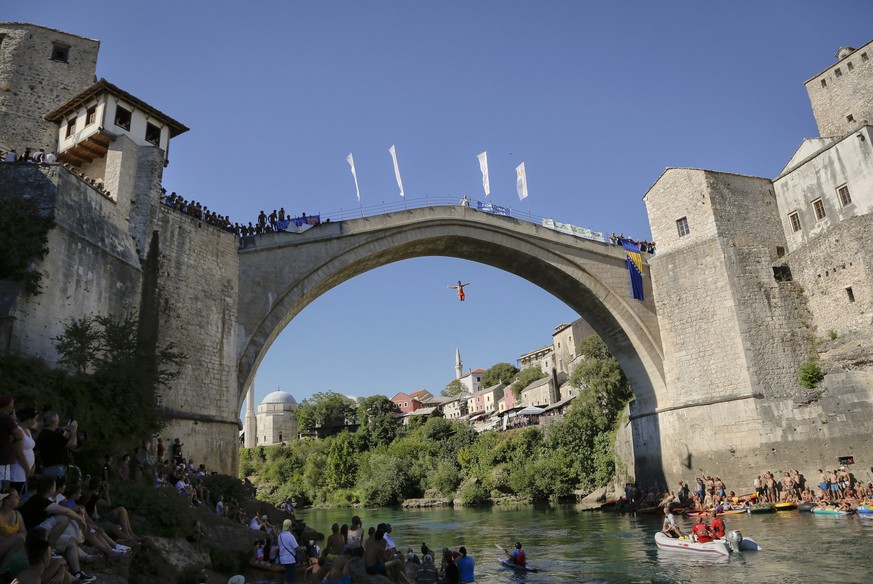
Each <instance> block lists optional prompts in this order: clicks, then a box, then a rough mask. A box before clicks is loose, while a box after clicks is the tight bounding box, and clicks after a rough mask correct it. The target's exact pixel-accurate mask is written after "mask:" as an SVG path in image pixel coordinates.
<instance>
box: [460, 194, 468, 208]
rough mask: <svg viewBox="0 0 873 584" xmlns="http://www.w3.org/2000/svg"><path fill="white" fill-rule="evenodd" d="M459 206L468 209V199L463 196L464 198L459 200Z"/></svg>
mask: <svg viewBox="0 0 873 584" xmlns="http://www.w3.org/2000/svg"><path fill="white" fill-rule="evenodd" d="M461 206H462V207H469V206H470V199H468V198H467V195H464V197H463V198H462V199H461Z"/></svg>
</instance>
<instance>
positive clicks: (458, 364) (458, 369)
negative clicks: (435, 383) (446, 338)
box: [455, 347, 464, 379]
mask: <svg viewBox="0 0 873 584" xmlns="http://www.w3.org/2000/svg"><path fill="white" fill-rule="evenodd" d="M462 375H464V368H463V367H462V366H461V349H460V348H458V347H455V379H460V378H461V376H462Z"/></svg>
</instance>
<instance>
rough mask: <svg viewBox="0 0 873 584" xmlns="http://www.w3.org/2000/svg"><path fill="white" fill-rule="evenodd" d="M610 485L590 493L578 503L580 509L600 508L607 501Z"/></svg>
mask: <svg viewBox="0 0 873 584" xmlns="http://www.w3.org/2000/svg"><path fill="white" fill-rule="evenodd" d="M607 492H608V487H600V488H599V489H595V490H593V491H591V493H589V494H588V496H587V497H585V498H584V499H582V500H581V501H580V502H579V504H578V505H577V509H579V510H580V511H588V510H590V509H600V506H601V505H603V504H604V503H605V502H606V497H607Z"/></svg>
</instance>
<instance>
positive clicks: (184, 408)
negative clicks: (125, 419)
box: [154, 202, 242, 475]
mask: <svg viewBox="0 0 873 584" xmlns="http://www.w3.org/2000/svg"><path fill="white" fill-rule="evenodd" d="M154 205H155V209H154V210H155V212H156V232H157V237H158V240H159V244H158V245H159V249H160V257H159V266H158V272H159V274H160V277H159V282H158V289H157V298H158V309H157V310H158V319H159V323H160V324H159V331H160V332H159V339H158V344H159V345H160V346H164V345H166V344H167V343H170V342H172V343H174V344H175V345H176V346H177V347H178V348H180V349H181V350H183V351H184V352H185V353H187V354H188V356H189V358H188V363H187V364H186V366H185V368H184V370H183V372H182V376H181V378H180V379H178V380H176V381H175V382H174V384H173V387H172V388H171V389H170V390H167V391H165V392H164V394H163V398H162V404H163V406H164V407H165V408H166V409H167V410H168V411H169V412H170V413H171V414H172V415H173V417H174V418H175V420H174V421H173V422H172V423H171V425H170V426H169V427H168V428H167V431H166V433H165V436H166V437H168V438H170V439H171V440H172V439H173V438H176V437H180V438H181V439H182V442H184V443H185V444H186V448H185V452H186V453H190V454H191V456H194V457H195V458H196V459H197V460H198V461H202V462H203V463H205V464H206V465H207V466H209V467H211V468H215V469H219V470H221V471H222V472H225V473H228V474H231V475H234V474H235V473H236V469H237V462H238V456H239V452H238V451H239V430H240V426H239V409H240V406H241V402H242V396H241V395H240V393H239V384H238V383H237V363H236V352H237V330H236V327H237V304H236V303H237V297H238V290H237V288H238V274H239V260H238V256H237V244H238V240H237V239H236V238H235V237H234V236H233V235H231V234H230V233H227V232H225V231H222V230H220V229H217V228H215V227H212V226H209V225H207V224H206V223H202V222H199V221H197V220H196V219H194V218H192V217H188V216H187V215H183V214H182V213H179V212H177V211H174V210H172V209H170V208H168V207H166V206H163V205H160V204H158V203H157V202H155V203H154Z"/></svg>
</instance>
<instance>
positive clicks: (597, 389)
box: [570, 335, 633, 426]
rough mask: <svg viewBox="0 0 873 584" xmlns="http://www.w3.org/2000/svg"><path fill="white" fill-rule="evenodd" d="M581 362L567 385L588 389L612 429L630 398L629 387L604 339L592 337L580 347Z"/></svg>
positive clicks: (580, 344) (631, 394)
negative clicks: (616, 418) (614, 421)
mask: <svg viewBox="0 0 873 584" xmlns="http://www.w3.org/2000/svg"><path fill="white" fill-rule="evenodd" d="M578 352H579V354H580V355H581V356H582V357H583V358H582V360H581V362H580V363H579V364H578V365H576V368H575V369H573V373H572V375H571V376H570V385H572V386H573V387H575V388H577V389H583V388H590V389H591V390H592V391H593V392H594V396H595V398H596V400H597V402H598V403H599V404H600V407H601V409H602V415H603V416H604V417H605V418H606V419H607V420H608V421H607V423H606V425H607V426H611V425H612V421H613V420H614V419H615V416H616V415H617V414H618V412H619V411H620V410H621V408H622V407H624V404H625V403H627V401H628V400H629V399H630V398H631V397H632V396H633V393H632V391H631V387H630V384H629V383H628V381H627V378H626V377H625V375H624V372H623V371H622V370H621V366H620V365H619V364H618V361H616V359H615V357H613V356H612V353H610V352H609V348H607V346H606V343H604V342H603V339H601V338H600V337H598V336H596V335H592V336H590V337H588V338H587V339H585V340H584V341H582V342H581V343H579V347H578Z"/></svg>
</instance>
